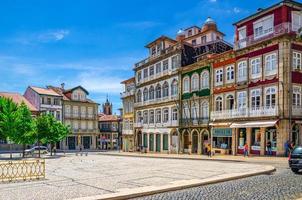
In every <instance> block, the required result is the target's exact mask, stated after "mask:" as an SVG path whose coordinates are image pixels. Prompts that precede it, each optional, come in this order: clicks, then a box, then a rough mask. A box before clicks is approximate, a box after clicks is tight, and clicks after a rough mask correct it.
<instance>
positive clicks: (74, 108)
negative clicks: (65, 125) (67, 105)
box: [73, 106, 79, 116]
mask: <svg viewBox="0 0 302 200" xmlns="http://www.w3.org/2000/svg"><path fill="white" fill-rule="evenodd" d="M78 115H79V107H78V106H73V116H78Z"/></svg>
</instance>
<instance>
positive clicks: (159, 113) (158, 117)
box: [155, 109, 161, 123]
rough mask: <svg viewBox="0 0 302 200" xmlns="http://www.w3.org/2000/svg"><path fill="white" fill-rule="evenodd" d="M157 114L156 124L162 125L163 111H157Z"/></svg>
mask: <svg viewBox="0 0 302 200" xmlns="http://www.w3.org/2000/svg"><path fill="white" fill-rule="evenodd" d="M155 112H156V123H161V110H160V109H157V110H156V111H155Z"/></svg>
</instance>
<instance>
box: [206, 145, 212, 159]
mask: <svg viewBox="0 0 302 200" xmlns="http://www.w3.org/2000/svg"><path fill="white" fill-rule="evenodd" d="M207 149H208V157H211V156H212V149H211V144H210V143H209V144H208V148H207Z"/></svg>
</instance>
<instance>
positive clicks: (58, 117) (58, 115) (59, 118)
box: [56, 111, 61, 120]
mask: <svg viewBox="0 0 302 200" xmlns="http://www.w3.org/2000/svg"><path fill="white" fill-rule="evenodd" d="M56 119H57V120H61V114H60V112H59V111H57V112H56Z"/></svg>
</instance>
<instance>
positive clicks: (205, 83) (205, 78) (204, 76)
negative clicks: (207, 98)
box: [200, 70, 210, 89]
mask: <svg viewBox="0 0 302 200" xmlns="http://www.w3.org/2000/svg"><path fill="white" fill-rule="evenodd" d="M200 79H201V80H200V82H201V84H200V85H201V89H206V88H209V87H210V80H209V71H207V70H206V71H204V72H202V73H201V75H200Z"/></svg>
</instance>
